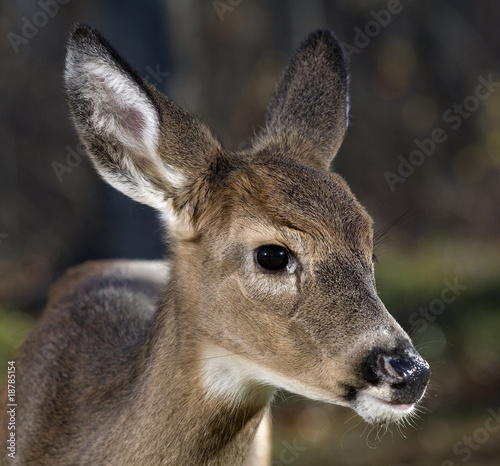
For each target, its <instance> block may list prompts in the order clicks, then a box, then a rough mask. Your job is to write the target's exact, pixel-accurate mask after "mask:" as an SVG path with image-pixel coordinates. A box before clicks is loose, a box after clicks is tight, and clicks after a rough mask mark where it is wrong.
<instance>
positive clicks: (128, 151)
mask: <svg viewBox="0 0 500 466" xmlns="http://www.w3.org/2000/svg"><path fill="white" fill-rule="evenodd" d="M347 68H348V67H347V62H346V59H345V56H344V54H343V51H342V47H341V45H340V43H339V41H338V40H337V39H336V37H335V35H334V34H333V33H332V32H331V31H329V30H317V31H314V32H312V33H311V34H310V35H309V36H308V37H306V38H305V39H304V41H303V42H302V43H301V44H300V45H299V46H298V48H297V49H296V51H295V52H294V53H293V54H292V56H291V58H290V60H289V62H288V64H287V66H286V68H285V69H284V71H283V73H282V75H281V77H279V78H278V81H277V84H276V87H275V89H274V91H273V93H272V95H271V98H270V103H269V106H268V108H267V113H266V116H265V122H264V124H263V126H262V128H261V129H260V130H259V131H258V132H257V133H256V134H255V135H254V136H253V137H252V138H251V140H250V142H249V143H247V144H246V145H245V146H243V147H240V148H239V149H238V150H228V149H225V148H224V147H223V146H222V144H221V143H220V142H219V140H218V139H217V137H216V136H215V135H214V134H213V133H212V132H211V130H210V129H209V128H208V127H207V126H206V125H205V124H204V123H202V122H201V121H200V120H199V119H198V118H197V117H195V116H194V115H193V114H191V113H190V112H188V111H186V110H183V109H181V108H180V107H179V106H177V105H176V104H174V103H173V102H172V101H171V100H170V99H169V98H167V97H166V96H165V95H163V94H162V93H161V92H159V91H158V90H157V89H156V88H155V87H154V86H153V85H152V84H150V83H149V82H148V81H147V80H145V79H144V78H142V77H141V76H140V74H139V73H138V72H137V71H136V70H134V69H133V68H132V67H131V66H130V65H129V64H128V63H127V62H126V61H125V60H124V59H123V58H121V57H120V55H119V54H118V53H117V52H116V51H115V49H114V48H113V47H112V46H111V45H110V44H109V43H108V42H107V41H106V40H105V39H104V38H103V37H102V36H101V34H100V33H99V32H98V31H97V30H95V29H93V28H92V27H91V26H89V25H85V24H77V25H76V26H75V27H74V29H73V31H72V33H71V34H70V38H69V42H68V45H67V55H66V63H65V73H64V79H65V87H66V92H67V100H68V103H69V108H70V113H71V116H72V119H73V122H74V125H75V127H76V131H77V133H78V135H79V138H80V140H81V141H82V142H83V144H84V145H85V147H86V151H87V153H88V155H89V157H90V159H91V161H92V163H93V165H94V166H95V168H96V170H97V172H98V173H99V174H100V176H101V177H102V178H103V179H104V180H105V181H107V182H108V183H109V184H110V185H111V186H113V187H114V188H116V189H118V190H119V191H121V192H122V193H124V194H126V195H128V196H129V197H131V198H132V199H133V200H135V201H137V202H139V203H143V204H146V205H148V206H151V207H152V208H154V209H156V210H157V211H158V213H159V215H160V218H161V219H162V221H163V223H164V224H165V235H166V238H167V239H168V244H169V251H168V254H167V256H166V258H165V259H163V260H158V261H145V260H97V261H91V262H87V263H84V264H83V265H79V266H76V267H73V268H70V269H69V270H68V271H67V272H66V273H65V275H63V277H62V278H60V279H59V280H58V281H57V282H56V283H55V284H54V285H53V287H52V289H51V290H50V291H49V295H48V300H47V305H46V308H45V311H44V313H43V314H42V317H41V319H40V321H39V323H38V324H37V325H36V326H35V328H34V329H33V331H32V333H31V334H30V335H29V336H28V337H27V338H26V340H25V341H24V342H23V344H22V345H21V347H20V349H19V353H18V356H17V358H16V359H15V365H16V404H17V405H16V429H15V459H13V458H12V456H11V457H10V458H7V457H5V456H3V461H2V464H37V465H51V466H54V465H65V466H67V465H69V464H71V465H89V464H92V465H101V464H102V465H104V464H105V465H146V466H147V465H180V464H182V465H231V466H234V465H246V466H250V465H267V464H269V463H270V458H271V456H270V451H271V449H270V436H271V430H270V428H271V426H270V414H269V413H270V406H271V404H272V401H273V398H274V396H275V394H276V392H277V390H287V391H289V392H292V393H295V394H298V395H302V396H304V397H307V398H310V399H313V400H318V401H321V402H326V403H334V404H338V405H341V406H346V407H350V408H352V409H353V410H354V411H355V412H356V413H358V414H359V415H360V416H361V417H362V418H363V419H364V420H366V421H367V422H368V423H372V424H389V423H393V422H396V423H397V422H401V421H403V420H404V419H407V418H408V416H411V415H413V414H414V413H415V410H416V409H417V406H418V404H419V402H420V401H421V399H422V398H423V396H424V394H425V391H426V387H427V384H428V381H429V377H430V368H429V365H428V363H427V362H426V361H425V360H424V359H423V358H422V357H421V356H420V355H419V353H418V352H417V350H416V349H415V347H414V346H413V344H412V342H411V340H410V337H409V336H408V335H407V334H406V333H405V331H404V330H403V329H402V327H400V325H399V324H398V323H397V322H396V320H395V319H394V318H393V317H392V316H391V314H389V312H388V311H387V309H386V308H385V306H384V304H383V303H382V301H381V299H380V298H379V296H378V293H377V289H376V284H375V278H374V256H373V247H374V246H373V220H372V219H371V217H370V216H369V215H368V213H367V212H366V210H365V208H364V207H363V206H362V205H361V204H360V203H359V201H358V200H357V199H356V197H355V196H354V194H352V192H351V191H350V188H349V187H348V185H347V183H346V182H345V181H344V180H343V178H342V177H341V176H340V175H338V174H336V173H334V172H332V171H330V165H331V162H332V160H333V158H334V156H335V155H336V154H337V152H338V150H339V148H340V145H341V143H342V140H343V138H344V136H345V133H346V130H347V125H348V113H349V104H348V102H349V101H348V69H347ZM4 399H5V392H4ZM4 411H5V410H4ZM2 414H3V415H4V416H5V413H2ZM2 424H3V441H2V445H5V439H6V438H7V436H8V434H9V431H8V430H7V420H6V419H4V420H3V422H2ZM4 452H5V448H3V451H2V455H3V454H4Z"/></svg>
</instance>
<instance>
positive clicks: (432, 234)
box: [0, 0, 500, 466]
mask: <svg viewBox="0 0 500 466" xmlns="http://www.w3.org/2000/svg"><path fill="white" fill-rule="evenodd" d="M76 21H83V22H88V23H90V24H92V25H93V26H95V27H97V28H98V29H100V30H101V32H102V33H103V35H104V36H105V37H107V38H108V40H109V41H110V42H111V43H112V44H113V45H114V46H115V47H116V48H117V49H118V50H119V52H120V53H121V54H122V55H123V56H124V57H125V58H126V59H127V60H128V61H129V62H130V63H131V64H132V65H133V66H134V67H135V68H136V69H137V70H138V71H139V72H140V73H141V74H143V75H144V76H146V77H147V79H149V80H150V81H151V82H152V83H153V84H154V85H155V86H157V87H158V88H159V89H160V90H162V91H164V92H166V93H167V94H168V95H169V96H170V97H171V98H172V99H173V100H174V101H175V102H177V103H178V104H179V105H181V106H183V107H186V108H188V109H190V110H191V111H193V112H194V113H196V114H197V115H199V116H200V117H201V118H202V119H203V120H204V121H205V122H207V123H208V124H209V125H210V126H211V127H212V128H213V130H214V131H215V132H216V133H217V134H218V135H219V136H220V137H221V139H222V141H223V142H224V144H225V145H226V146H227V147H229V148H237V147H238V146H239V145H240V144H241V143H242V142H243V141H244V140H245V139H247V138H248V137H249V136H251V135H252V134H253V133H254V132H255V131H256V130H258V128H259V126H260V125H261V124H262V122H263V116H264V112H265V107H266V104H267V101H268V99H269V95H270V93H271V91H272V88H273V85H274V82H275V80H276V78H277V76H278V75H279V73H280V71H281V70H282V68H283V66H284V65H285V63H286V60H287V57H288V56H289V54H290V52H291V51H292V50H293V49H294V48H295V47H296V46H297V45H298V43H299V42H300V40H301V39H302V38H303V37H304V36H305V35H306V34H308V33H309V32H310V31H311V30H313V29H316V28H319V27H328V28H332V29H333V30H334V31H335V32H336V34H337V36H338V37H339V38H340V40H341V41H342V42H343V45H344V48H345V51H346V54H347V55H348V58H349V61H350V71H351V86H350V87H351V100H350V105H351V106H350V114H351V120H350V121H351V124H350V128H349V131H348V133H347V137H346V139H345V142H344V144H343V146H342V148H341V150H340V152H339V154H338V157H337V158H336V159H335V161H334V167H333V168H334V169H335V170H336V171H338V172H339V173H341V174H342V175H343V176H344V177H345V178H346V180H347V181H348V183H349V184H350V186H351V188H352V190H353V191H354V193H356V195H357V196H358V198H359V200H360V201H361V202H362V203H363V204H364V205H365V206H366V207H367V209H368V211H369V212H370V213H371V214H372V216H373V217H374V219H375V222H376V230H377V239H378V241H377V246H376V250H375V253H376V255H377V256H378V264H377V265H376V274H377V283H378V287H379V291H380V295H381V297H382V299H383V300H384V302H385V303H386V306H387V307H388V309H389V310H390V311H391V312H392V313H393V314H394V315H395V316H396V318H397V319H398V321H399V322H400V323H401V324H402V326H403V327H404V328H405V329H406V330H407V331H408V332H410V333H411V335H412V337H413V338H414V340H415V342H416V345H417V347H418V348H419V349H420V351H421V353H422V354H423V355H424V357H426V358H427V359H428V360H429V362H430V363H431V367H432V373H433V374H432V385H431V388H430V390H429V393H428V395H427V398H426V400H425V402H424V404H423V407H422V410H421V411H422V412H421V414H420V416H419V417H420V418H419V419H415V420H414V421H412V422H411V424H412V425H411V426H406V427H400V428H397V427H393V428H392V429H391V430H390V431H389V432H385V430H383V431H378V430H377V429H376V428H375V429H372V428H371V427H370V426H367V425H366V424H365V423H364V422H363V421H361V419H360V418H359V417H357V416H356V415H354V414H353V412H352V411H350V410H347V409H343V408H339V407H336V406H327V405H322V404H318V403H313V402H310V401H306V400H303V399H301V398H298V397H296V396H291V395H289V394H287V393H282V394H281V395H280V397H278V400H277V402H276V408H275V409H274V453H273V454H274V456H273V465H281V464H295V465H398V466H401V465H426V466H428V465H441V466H452V465H454V464H467V465H481V466H484V465H499V464H500V312H499V311H500V238H499V232H500V72H499V67H498V65H499V62H498V57H499V55H500V32H499V29H498V24H499V23H500V5H499V4H498V2H495V1H494V0H491V1H486V0H484V1H481V2H471V1H467V0H454V1H451V0H435V1H433V2H416V1H411V0H400V1H398V0H384V1H372V0H360V1H352V0H336V1H326V0H309V1H305V0H290V1H282V0H280V1H278V0H276V1H274V2H268V1H265V0H220V1H212V0H182V1H181V0H178V1H173V0H172V1H169V0H148V1H140V0H101V1H97V0H88V1H81V0H36V1H30V0H3V1H2V2H1V3H0V37H1V39H0V128H1V129H0V277H1V278H0V376H3V374H4V372H5V370H6V361H7V360H8V359H10V358H12V357H14V354H15V351H16V347H17V346H18V345H19V343H20V341H21V340H22V339H23V337H24V336H25V335H26V333H27V332H28V331H29V329H30V328H31V326H32V325H33V324H34V322H35V321H36V319H37V317H38V316H39V314H40V312H41V309H42V308H43V304H44V300H45V296H46V292H47V288H48V286H49V285H50V284H51V283H52V282H53V280H54V279H55V278H57V277H58V276H59V275H60V274H61V273H62V271H63V270H64V269H65V268H67V267H68V266H71V265H74V264H76V263H79V262H82V261H84V260H87V259H95V258H104V257H130V258H136V257H137V258H139V257H140V258H157V257H160V256H161V255H162V254H163V253H164V252H165V250H166V249H167V248H168V245H166V244H165V243H164V241H163V239H162V233H161V228H160V224H159V222H158V221H157V219H156V217H155V215H154V213H153V212H152V211H151V210H150V209H149V208H148V207H145V206H141V205H138V204H136V203H133V202H132V201H129V200H128V199H126V198H125V197H124V196H123V195H121V194H120V193H117V192H115V191H113V190H112V189H111V188H108V187H107V186H105V185H104V183H103V182H102V181H101V180H100V179H98V177H97V175H96V174H95V173H94V171H93V170H92V169H91V167H90V166H89V162H88V161H87V159H86V157H85V155H84V153H83V150H82V147H81V145H80V144H79V143H78V141H77V139H76V137H75V134H74V131H73V129H72V127H71V124H70V121H69V118H68V112H67V109H66V105H65V100H64V93H63V89H62V72H63V60H64V47H65V41H66V38H67V35H68V33H69V31H70V30H71V28H72V25H73V23H75V22H76Z"/></svg>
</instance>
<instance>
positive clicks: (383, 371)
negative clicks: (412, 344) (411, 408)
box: [363, 349, 431, 404]
mask: <svg viewBox="0 0 500 466" xmlns="http://www.w3.org/2000/svg"><path fill="white" fill-rule="evenodd" d="M430 374H431V370H430V368H429V364H427V362H426V361H424V359H422V357H420V356H419V355H418V354H416V353H415V352H413V351H410V350H407V349H397V350H394V351H392V352H390V353H387V352H383V351H381V350H378V349H377V350H373V351H371V352H370V353H369V354H368V356H367V357H366V359H365V362H364V364H363V376H364V378H365V380H366V381H367V382H369V383H370V384H372V385H380V384H388V385H389V386H390V387H391V388H392V389H393V391H392V402H393V403H402V404H407V403H408V404H411V403H415V402H417V401H418V400H419V399H420V397H421V396H422V394H423V393H424V390H425V387H426V386H427V382H428V381H429V377H430Z"/></svg>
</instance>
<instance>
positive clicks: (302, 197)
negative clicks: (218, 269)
mask: <svg viewBox="0 0 500 466" xmlns="http://www.w3.org/2000/svg"><path fill="white" fill-rule="evenodd" d="M259 162H260V163H257V164H251V165H247V166H245V167H244V168H242V169H239V170H234V171H233V172H231V173H230V175H228V180H226V182H225V183H223V185H224V187H223V188H221V189H220V191H221V192H219V193H216V194H215V195H216V196H217V194H219V195H220V194H222V196H221V198H220V202H216V203H211V204H212V206H213V207H210V206H209V207H208V209H212V212H211V213H212V215H211V216H212V217H214V216H218V217H220V218H221V219H223V220H224V221H223V222H222V223H223V224H222V226H221V227H222V228H223V231H224V233H223V234H222V235H221V237H222V238H223V239H224V241H234V242H238V243H242V244H245V245H247V246H248V247H257V246H259V245H262V244H270V243H276V244H281V245H283V246H285V247H288V248H290V249H292V250H293V252H295V253H297V254H303V253H311V254H331V253H332V252H334V251H337V250H338V249H339V248H341V249H348V250H353V251H364V253H365V254H369V255H370V256H371V249H372V231H373V230H372V224H373V222H372V219H371V217H370V216H369V215H368V214H367V213H366V211H365V209H364V208H363V207H362V206H361V205H360V204H359V203H358V201H357V200H356V198H355V197H354V195H353V194H352V193H351V191H350V189H349V187H348V186H347V184H346V183H345V182H344V180H343V179H342V178H341V177H340V176H338V175H336V174H334V173H329V172H324V171H321V170H316V169H314V168H310V167H305V166H301V165H298V164H294V163H289V162H284V161H278V162H274V161H266V163H263V162H261V161H259ZM224 193H225V195H226V198H227V199H228V200H229V201H228V202H224V200H223V198H224Z"/></svg>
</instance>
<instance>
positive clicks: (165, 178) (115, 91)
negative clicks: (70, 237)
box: [65, 25, 222, 218]
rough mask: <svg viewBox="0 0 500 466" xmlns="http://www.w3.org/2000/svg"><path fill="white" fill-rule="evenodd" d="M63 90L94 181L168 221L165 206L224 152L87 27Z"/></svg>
mask: <svg viewBox="0 0 500 466" xmlns="http://www.w3.org/2000/svg"><path fill="white" fill-rule="evenodd" d="M65 83H66V90H67V97H68V102H69V106H70V110H71V113H72V117H73V120H74V123H75V126H76V129H77V131H78V133H79V136H80V138H81V140H82V141H83V142H84V144H85V146H86V148H87V151H88V153H89V155H90V158H91V159H92V162H93V163H94V165H95V167H96V168H97V170H98V172H99V173H100V175H101V176H102V177H103V178H104V179H105V180H106V181H107V182H109V183H110V184H111V185H112V186H114V187H115V188H117V189H118V190H120V191H122V192H123V193H124V194H127V195H128V196H130V197H131V198H133V199H135V200H136V201H138V202H141V203H144V204H148V205H150V206H151V207H153V208H156V209H158V210H161V211H162V212H163V213H164V214H166V217H167V218H168V217H169V215H172V214H176V212H168V210H171V209H173V205H174V204H175V203H172V202H168V201H169V200H170V199H172V198H174V197H175V196H177V195H179V194H181V193H182V192H184V191H186V190H189V187H190V185H191V184H192V183H193V180H195V179H196V177H199V176H200V173H201V172H203V170H204V169H207V167H208V166H209V164H210V160H211V158H214V157H216V156H217V154H219V153H220V152H221V150H222V149H221V147H220V145H219V143H218V142H217V140H216V139H215V138H214V137H213V136H212V134H211V133H210V130H209V129H208V128H207V127H206V126H205V125H203V124H202V123H201V122H199V121H198V120H197V119H196V118H194V117H193V116H192V115H190V114H188V113H187V112H185V111H183V110H181V109H180V108H179V107H177V106H176V105H175V104H174V103H173V102H171V101H170V100H169V99H167V98H166V97H165V96H164V95H162V94H161V93H159V92H158V91H156V89H155V88H154V87H153V86H152V85H150V84H149V83H148V82H147V81H146V80H144V79H143V78H142V77H141V76H140V75H139V74H138V73H137V72H136V71H135V70H133V69H132V68H131V67H130V66H129V65H128V64H127V63H126V62H125V61H124V60H123V59H122V58H121V57H120V56H119V55H118V53H117V52H116V51H115V50H114V49H113V48H112V47H111V46H110V45H109V43H108V42H107V41H106V40H105V39H104V38H103V37H102V36H101V35H100V34H99V33H98V32H97V31H96V30H94V29H92V28H90V27H89V26H86V25H77V26H76V27H75V29H74V31H73V32H72V34H71V36H70V39H69V43H68V48H67V56H66V68H65ZM165 209H166V210H167V212H165Z"/></svg>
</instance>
